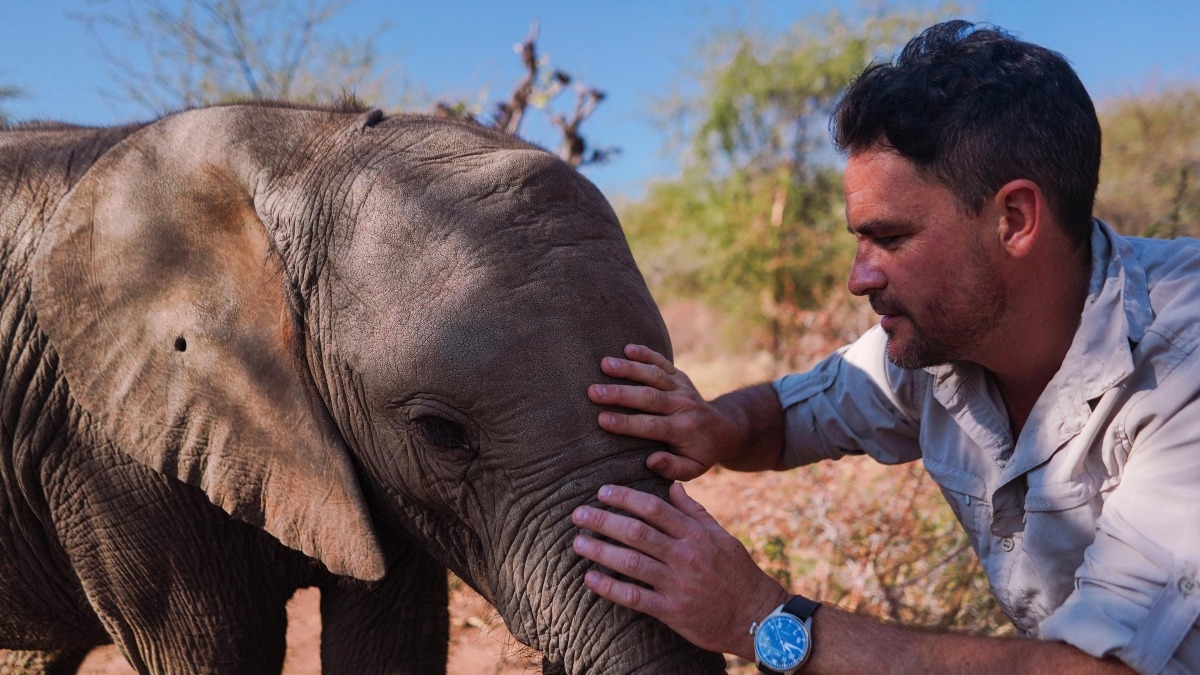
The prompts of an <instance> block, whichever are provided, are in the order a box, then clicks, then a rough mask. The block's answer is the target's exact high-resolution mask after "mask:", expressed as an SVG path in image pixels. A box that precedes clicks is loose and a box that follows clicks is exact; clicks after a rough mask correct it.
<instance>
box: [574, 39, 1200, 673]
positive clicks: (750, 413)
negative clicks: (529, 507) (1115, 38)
mask: <svg viewBox="0 0 1200 675" xmlns="http://www.w3.org/2000/svg"><path fill="white" fill-rule="evenodd" d="M833 127H834V136H835V141H836V143H837V144H838V146H839V147H840V148H841V149H842V150H843V151H846V152H848V155H849V156H848V159H847V163H846V170H845V195H846V219H847V224H848V229H849V230H850V232H851V233H852V234H853V235H854V236H855V238H856V239H857V253H856V257H855V261H854V266H853V269H852V270H851V272H850V279H849V288H850V291H851V292H852V293H854V294H856V295H865V296H867V297H868V298H869V299H870V302H871V305H872V307H873V308H874V309H875V311H876V312H877V313H879V314H880V315H881V316H882V319H881V321H880V325H879V326H878V327H876V328H874V329H872V330H871V331H869V332H867V333H866V334H865V335H864V336H863V337H862V338H860V339H859V340H858V341H857V342H855V343H854V344H852V345H849V346H848V347H846V348H843V349H842V350H840V351H839V352H837V353H835V354H834V355H832V356H830V357H829V358H828V359H826V360H825V361H823V362H821V363H820V364H818V365H817V366H816V367H815V368H814V369H813V370H812V371H810V372H808V373H804V374H798V375H792V376H788V377H784V378H782V379H780V380H778V381H777V382H775V383H773V384H764V385H759V386H756V387H750V388H748V389H744V390H741V391H737V392H733V393H731V394H727V395H725V396H722V397H720V398H718V399H716V400H714V401H711V402H706V401H704V400H703V399H702V398H701V397H700V396H699V395H698V394H697V392H696V390H695V388H694V387H693V386H692V385H691V383H690V382H689V381H688V379H687V377H686V376H685V375H684V374H683V373H681V372H679V371H677V370H676V369H675V368H674V367H673V366H672V364H671V363H669V362H668V361H667V360H666V359H665V358H663V357H662V356H661V355H659V354H657V353H654V352H652V351H650V350H649V349H647V348H645V347H640V346H635V345H630V346H629V347H627V348H626V350H625V356H626V357H627V358H625V359H616V358H610V359H605V360H604V362H603V363H602V364H601V366H602V369H603V370H604V372H605V373H607V374H609V375H611V376H614V377H618V378H623V379H626V380H632V381H634V382H636V383H638V384H635V385H623V384H622V385H612V384H609V385H593V387H592V388H591V389H590V390H589V396H590V397H591V398H592V400H593V401H595V402H597V403H600V404H604V405H613V406H622V407H624V408H631V409H634V410H637V411H640V414H621V413H618V412H612V411H606V412H604V413H602V414H601V415H600V424H601V426H603V427H604V428H606V429H608V430H610V431H613V432H616V433H621V434H627V435H632V436H638V437H642V438H648V439H654V440H660V441H665V442H666V443H667V444H668V445H669V446H671V448H672V450H673V452H657V453H654V454H652V455H651V456H650V457H649V458H648V460H647V465H648V466H649V467H650V468H651V469H652V470H654V471H656V472H658V473H659V474H661V475H663V476H665V477H667V478H670V479H674V480H689V479H691V478H694V477H696V476H698V475H700V474H701V473H703V472H704V471H706V470H708V469H709V468H710V467H712V466H713V465H714V464H717V463H720V464H722V465H724V466H726V467H729V468H731V469H737V470H746V471H759V470H768V469H770V470H782V469H788V468H792V467H796V466H800V465H803V464H808V463H811V462H815V461H818V460H822V459H837V458H838V457H841V456H843V455H845V454H854V453H863V452H865V453H867V454H869V455H871V456H873V457H875V458H876V459H878V460H879V461H882V462H886V463H896V462H906V461H913V460H917V459H921V460H922V461H923V462H924V464H925V466H926V468H927V469H928V470H929V473H930V474H931V475H932V477H933V478H934V480H935V481H937V483H938V484H939V485H940V486H941V488H942V491H943V493H944V494H945V496H946V498H947V500H948V501H949V502H950V505H951V507H952V508H953V509H954V512H955V515H956V516H957V517H958V519H959V521H960V522H961V523H962V525H963V527H964V528H965V529H966V531H967V533H968V535H969V538H970V540H971V544H972V546H973V547H974V549H975V551H976V553H977V554H978V555H979V558H980V560H981V562H982V564H983V566H984V569H985V570H986V572H987V574H988V578H989V581H990V583H991V586H992V589H993V592H994V594H995V596H996V599H997V600H998V601H999V603H1000V605H1001V607H1003V609H1004V611H1005V612H1006V613H1007V614H1008V616H1009V617H1010V618H1011V619H1012V621H1013V623H1014V624H1015V625H1016V626H1017V628H1019V629H1020V630H1021V632H1022V633H1024V634H1025V635H1026V636H1028V637H1032V638H1038V639H1034V640H1031V639H1025V640H1002V639H993V638H984V637H974V636H967V635H959V634H949V633H946V634H940V633H935V632H929V631H919V630H913V629H909V628H904V627H901V626H896V625H888V624H883V623H880V622H877V621H874V620H871V619H868V618H865V617H860V616H857V615H854V614H851V613H848V612H844V611H842V610H840V609H838V608H836V607H833V606H823V607H820V608H819V611H818V610H816V609H815V607H816V606H815V604H814V603H812V602H809V601H807V600H804V599H803V598H801V599H798V600H791V601H789V598H791V597H792V596H790V595H789V593H788V592H787V591H786V590H785V589H783V588H781V587H780V586H779V585H778V583H776V582H775V581H773V580H772V579H771V578H770V577H768V576H767V575H766V574H764V573H763V572H762V571H760V570H759V569H758V568H757V566H756V565H755V564H754V563H753V562H752V560H751V559H750V557H749V555H748V554H747V552H746V551H745V549H744V548H743V547H742V545H741V544H740V543H739V542H737V540H736V539H734V538H733V537H732V536H730V535H728V534H727V533H725V532H724V531H723V530H722V529H721V528H720V526H719V525H717V524H716V522H715V521H714V520H713V519H712V518H711V517H710V516H709V515H708V514H707V513H706V512H705V511H704V509H703V507H701V506H700V505H699V504H697V503H696V502H694V501H692V500H691V499H690V498H688V497H687V495H686V494H685V493H684V491H683V488H682V487H681V486H680V485H678V484H676V485H674V486H673V487H672V488H671V501H672V502H673V505H670V504H667V503H665V502H663V501H661V500H659V499H657V498H654V497H652V496H650V495H646V494H643V493H639V492H634V491H631V490H628V489H623V488H617V487H610V488H605V489H604V490H602V491H601V494H600V496H599V497H600V501H601V502H603V503H604V504H606V505H609V506H611V507H616V509H618V510H613V511H609V510H602V509H598V508H591V507H581V508H580V509H578V510H577V511H576V513H575V514H574V521H575V522H576V524H578V525H579V526H580V528H581V529H582V530H584V531H590V532H595V533H598V534H600V535H604V536H605V537H607V538H609V539H610V540H612V542H616V543H612V542H606V541H604V540H602V539H600V538H598V537H595V536H589V535H587V534H581V535H580V536H579V537H577V539H576V540H575V550H576V551H577V552H578V553H579V554H580V555H582V556H584V557H586V558H588V559H590V560H593V561H595V562H597V563H599V564H601V565H603V566H604V567H605V568H607V569H608V570H612V571H613V572H616V573H619V574H620V575H625V576H627V577H630V578H632V579H636V580H638V581H640V582H643V584H644V585H635V584H632V583H629V582H627V581H623V580H620V579H619V577H618V575H614V574H611V573H608V572H606V571H600V570H593V571H591V572H589V574H588V577H587V584H588V587H589V588H590V589H591V590H592V591H594V592H596V593H598V594H600V595H601V596H603V597H605V598H608V599H610V600H612V601H613V602H617V603H619V604H622V605H625V606H627V607H630V608H632V609H635V610H638V611H642V612H645V613H648V614H651V615H653V616H655V617H658V618H659V619H661V620H662V621H664V622H665V623H667V624H668V625H670V626H671V627H672V628H674V629H675V630H677V631H679V632H680V633H681V634H682V635H683V636H684V637H686V638H688V639H689V640H691V641H693V642H695V643H696V644H697V645H699V646H701V647H705V648H708V649H711V650H714V651H723V652H727V653H734V654H737V655H740V656H742V657H744V658H747V659H753V658H755V657H756V648H757V658H758V659H759V661H760V667H763V668H766V669H767V670H768V672H785V673H790V672H793V670H795V669H797V666H796V663H797V662H802V663H803V664H804V665H803V666H802V667H804V668H807V669H808V670H811V671H812V672H879V671H895V672H933V671H951V672H967V671H970V672H981V671H999V672H1035V671H1037V672H1041V671H1059V670H1061V671H1069V672H1073V671H1076V670H1079V671H1088V672H1092V671H1094V672H1108V671H1113V672H1124V671H1126V670H1127V669H1129V668H1132V669H1133V670H1136V671H1139V672H1200V629H1198V628H1197V624H1196V621H1197V617H1198V616H1200V583H1198V582H1200V354H1197V351H1196V346H1197V344H1200V321H1198V320H1197V319H1200V246H1198V245H1197V243H1196V242H1194V241H1183V240H1180V241H1152V240H1141V239H1133V238H1126V237H1121V236H1118V235H1116V234H1115V233H1114V232H1113V231H1112V230H1111V229H1109V227H1108V226H1107V225H1105V224H1103V223H1101V222H1099V221H1095V220H1093V219H1092V218H1091V209H1092V202H1093V199H1094V195H1095V191H1096V186H1097V182H1098V176H1099V165H1100V129H1099V124H1098V122H1097V120H1096V114H1095V111H1094V109H1093V106H1092V103H1091V100H1090V99H1089V97H1088V95H1087V92H1086V91H1085V90H1084V88H1083V85H1082V84H1081V83H1080V81H1079V79H1078V77H1077V76H1076V75H1075V73H1074V72H1073V71H1072V70H1071V68H1070V66H1069V65H1068V64H1067V63H1066V61H1065V60H1064V59H1063V58H1062V57H1061V56H1059V55H1058V54H1055V53H1053V52H1050V51H1048V50H1045V49H1043V48H1041V47H1038V46H1036V45H1032V44H1028V43H1025V42H1021V41H1018V40H1015V39H1013V38H1012V37H1011V36H1009V35H1007V34H1006V33H1004V32H1002V31H999V30H995V29H979V30H976V29H975V28H974V27H973V26H971V25H970V24H967V23H965V22H960V21H952V22H947V23H943V24H939V25H936V26H933V27H931V28H929V29H927V30H926V31H925V32H924V33H922V34H921V35H919V36H917V37H916V38H914V39H913V41H911V42H910V43H909V44H908V45H907V47H906V48H905V49H904V50H903V52H902V53H901V55H900V56H899V57H898V59H897V60H896V61H895V62H894V63H888V64H877V65H873V66H871V67H869V68H868V69H867V70H866V71H865V72H864V73H863V74H862V75H861V77H859V78H858V79H857V80H856V81H855V82H854V83H852V84H851V86H850V87H849V89H848V91H847V93H846V94H845V96H844V98H843V100H842V101H841V102H840V104H839V106H838V108H837V110H836V112H835V115H834V125H833ZM797 489H801V490H802V489H804V486H803V479H802V478H801V479H798V481H797ZM622 512H625V513H622ZM785 602H786V603H787V606H786V607H781V605H784V604H785ZM781 613H783V614H789V615H797V619H796V620H793V623H792V624H791V626H792V633H790V634H781V633H778V632H774V633H772V634H771V635H770V636H768V637H766V638H764V637H763V635H764V634H765V633H764V631H765V630H766V624H768V623H769V624H771V626H772V628H771V630H772V631H774V630H775V629H776V628H775V627H776V624H778V623H779V622H778V621H774V620H772V621H770V622H768V621H766V619H767V617H768V616H769V615H778V614H781ZM785 618H786V617H785ZM799 624H804V625H803V628H800V627H797V626H798V625H799ZM752 626H753V627H754V628H753V630H754V631H755V633H756V635H755V636H752V635H751V630H752ZM760 626H763V628H760ZM806 631H807V632H806ZM809 636H811V644H809V640H808V637H809ZM772 650H774V651H773V652H772ZM786 657H795V658H792V659H791V660H789V659H788V658H786Z"/></svg>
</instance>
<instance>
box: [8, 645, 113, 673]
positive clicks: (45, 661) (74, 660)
mask: <svg viewBox="0 0 1200 675" xmlns="http://www.w3.org/2000/svg"><path fill="white" fill-rule="evenodd" d="M90 651H91V649H90V648H86V647H85V648H82V649H59V650H54V651H16V652H8V653H7V654H4V658H0V675H74V673H75V672H77V671H78V670H79V666H80V664H82V663H83V660H84V659H85V658H87V655H88V652H90Z"/></svg>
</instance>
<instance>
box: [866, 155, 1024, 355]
mask: <svg viewBox="0 0 1200 675" xmlns="http://www.w3.org/2000/svg"><path fill="white" fill-rule="evenodd" d="M845 191H846V223H847V227H848V229H849V230H850V232H851V233H852V234H854V235H855V236H856V237H857V239H858V249H857V253H856V254H855V257H854V267H853V268H852V269H851V271H850V279H849V283H848V286H849V288H850V292H851V293H853V294H855V295H860V296H861V295H865V296H867V297H868V298H869V299H870V301H871V307H872V308H873V309H874V310H875V312H876V313H878V314H879V315H881V316H882V317H883V318H882V320H881V321H880V324H881V325H882V326H883V329H884V331H886V332H887V334H888V347H887V354H888V359H890V360H891V361H892V363H895V364H896V365H898V366H900V367H902V368H909V369H913V368H925V367H928V366H933V365H938V364H942V363H948V362H951V361H979V360H980V359H979V356H980V355H982V354H985V353H986V351H985V350H987V349H989V345H988V342H989V341H990V340H991V339H993V338H995V337H996V335H995V334H996V328H997V326H998V325H999V323H1000V322H1001V320H1002V317H1003V315H1004V308H1005V297H1006V289H1005V287H1004V284H1003V279H1002V278H1001V276H1000V275H999V274H998V273H997V265H996V263H995V262H994V259H993V258H994V256H995V255H996V252H995V250H994V249H995V248H997V247H996V244H995V243H994V242H995V241H996V239H995V237H996V223H994V222H989V221H990V220H991V218H990V216H989V213H990V212H989V208H988V207H987V206H985V207H984V209H983V211H982V212H981V213H980V214H979V215H975V216H973V215H967V214H964V213H963V212H962V211H961V210H960V209H959V208H958V201H957V199H956V198H955V196H954V194H953V193H952V192H950V190H949V189H947V188H946V187H944V186H942V185H941V184H940V183H937V182H936V181H934V180H932V179H928V178H925V177H923V176H921V175H920V174H918V173H917V171H916V169H915V168H914V166H913V165H912V164H911V163H910V162H909V161H908V160H906V159H904V158H903V157H901V156H900V155H898V154H896V153H894V152H890V151H887V150H874V149H873V150H869V151H865V152H859V153H855V154H853V155H851V156H850V158H849V159H848V160H847V162H846V176H845Z"/></svg>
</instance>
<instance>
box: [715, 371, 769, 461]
mask: <svg viewBox="0 0 1200 675" xmlns="http://www.w3.org/2000/svg"><path fill="white" fill-rule="evenodd" d="M712 405H713V406H714V407H716V408H717V409H718V410H720V411H721V413H722V414H723V415H724V416H725V417H726V418H727V419H728V420H729V421H730V423H731V424H732V427H733V439H732V447H730V448H729V451H730V453H731V454H729V455H728V456H727V457H726V458H725V459H724V460H722V461H721V464H722V465H723V466H725V467H727V468H730V469H733V470H735V471H778V470H781V469H783V468H784V467H783V408H782V407H781V406H780V404H779V395H778V394H776V393H775V387H774V386H773V385H771V384H770V383H766V384H758V385H754V386H752V387H747V388H745V389H738V390H737V391H733V392H730V393H728V394H725V395H723V396H719V397H717V398H716V399H715V400H713V402H712Z"/></svg>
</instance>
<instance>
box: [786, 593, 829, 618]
mask: <svg viewBox="0 0 1200 675" xmlns="http://www.w3.org/2000/svg"><path fill="white" fill-rule="evenodd" d="M820 606H821V603H819V602H817V601H815V600H809V599H808V598H806V597H804V596H803V595H793V596H792V599H791V600H788V601H787V602H786V603H784V605H783V611H785V612H787V613H788V614H791V615H793V616H795V617H798V618H799V619H800V620H801V621H807V620H808V619H809V617H811V616H812V615H813V614H816V613H817V608H819V607H820Z"/></svg>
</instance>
